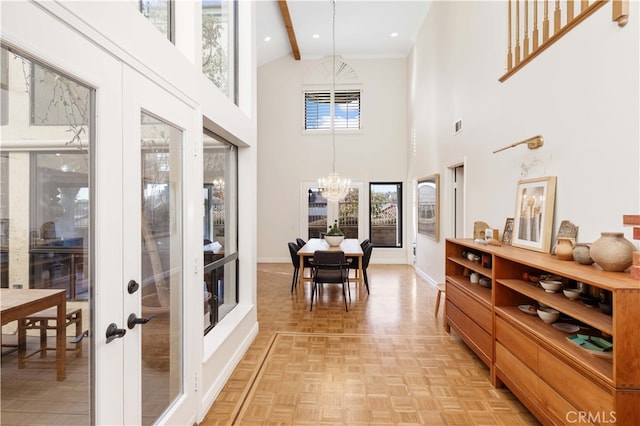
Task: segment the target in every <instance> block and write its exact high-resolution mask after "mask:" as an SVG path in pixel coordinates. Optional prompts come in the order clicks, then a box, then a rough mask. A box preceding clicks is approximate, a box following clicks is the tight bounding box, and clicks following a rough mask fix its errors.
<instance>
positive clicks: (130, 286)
mask: <svg viewBox="0 0 640 426" xmlns="http://www.w3.org/2000/svg"><path fill="white" fill-rule="evenodd" d="M139 288H140V284H138V283H137V282H136V281H135V280H129V282H128V283H127V291H128V292H129V294H133V293H135V292H136V291H138V289H139Z"/></svg>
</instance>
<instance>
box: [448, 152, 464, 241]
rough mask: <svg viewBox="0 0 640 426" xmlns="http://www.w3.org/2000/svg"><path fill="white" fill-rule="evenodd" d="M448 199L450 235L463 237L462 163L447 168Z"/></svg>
mask: <svg viewBox="0 0 640 426" xmlns="http://www.w3.org/2000/svg"><path fill="white" fill-rule="evenodd" d="M449 181H450V182H451V185H450V191H451V192H450V199H451V204H452V208H451V216H450V218H451V223H452V225H453V229H451V235H452V236H453V237H454V238H463V237H464V216H465V209H464V199H465V196H464V163H460V164H456V165H454V166H451V167H449Z"/></svg>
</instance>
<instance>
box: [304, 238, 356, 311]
mask: <svg viewBox="0 0 640 426" xmlns="http://www.w3.org/2000/svg"><path fill="white" fill-rule="evenodd" d="M311 264H312V271H311V276H312V278H313V288H312V290H311V308H310V309H309V310H310V311H312V310H313V299H314V297H315V296H316V295H317V292H318V284H342V297H343V298H344V308H345V310H346V311H347V312H349V307H348V306H347V295H346V292H345V283H346V288H347V289H349V264H348V263H347V259H346V257H345V255H344V252H343V251H339V250H337V251H333V250H317V251H315V252H314V253H313V260H312V261H311ZM349 300H351V291H350V290H349Z"/></svg>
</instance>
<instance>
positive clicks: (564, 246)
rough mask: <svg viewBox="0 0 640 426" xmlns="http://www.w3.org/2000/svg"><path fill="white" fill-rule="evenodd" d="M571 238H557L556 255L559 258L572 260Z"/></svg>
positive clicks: (572, 241) (572, 242)
mask: <svg viewBox="0 0 640 426" xmlns="http://www.w3.org/2000/svg"><path fill="white" fill-rule="evenodd" d="M573 244H574V240H573V238H565V237H562V238H558V245H557V246H556V256H557V257H558V259H560V260H573Z"/></svg>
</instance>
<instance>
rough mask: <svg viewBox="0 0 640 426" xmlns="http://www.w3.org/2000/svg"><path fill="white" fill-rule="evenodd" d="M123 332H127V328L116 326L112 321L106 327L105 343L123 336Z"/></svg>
mask: <svg viewBox="0 0 640 426" xmlns="http://www.w3.org/2000/svg"><path fill="white" fill-rule="evenodd" d="M125 334H127V330H125V329H124V328H118V325H117V324H116V323H114V322H112V323H111V324H109V326H108V327H107V333H106V336H107V343H111V341H112V340H113V339H120V338H122V337H124V335H125Z"/></svg>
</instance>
